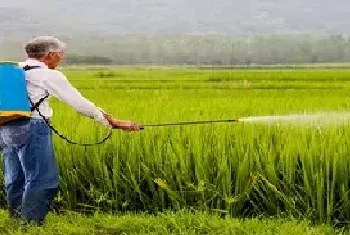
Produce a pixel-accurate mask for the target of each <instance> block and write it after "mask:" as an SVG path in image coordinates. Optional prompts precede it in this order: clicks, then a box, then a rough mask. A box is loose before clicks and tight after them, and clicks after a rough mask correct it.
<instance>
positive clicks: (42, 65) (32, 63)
mask: <svg viewBox="0 0 350 235" xmlns="http://www.w3.org/2000/svg"><path fill="white" fill-rule="evenodd" d="M26 65H28V66H40V68H45V69H48V68H49V67H48V66H47V65H46V64H45V63H43V62H41V61H39V60H36V59H31V58H29V59H27V60H26V61H25V62H22V63H20V66H21V67H24V66H26Z"/></svg>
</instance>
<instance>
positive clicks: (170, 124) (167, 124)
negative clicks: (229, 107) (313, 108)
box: [140, 119, 239, 130]
mask: <svg viewBox="0 0 350 235" xmlns="http://www.w3.org/2000/svg"><path fill="white" fill-rule="evenodd" d="M238 121H239V119H227V120H208V121H189V122H175V123H163V124H146V125H140V129H141V130H144V129H145V127H165V126H186V125H201V124H210V123H228V122H238Z"/></svg>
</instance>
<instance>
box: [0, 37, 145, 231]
mask: <svg viewBox="0 0 350 235" xmlns="http://www.w3.org/2000/svg"><path fill="white" fill-rule="evenodd" d="M64 48H65V45H64V44H63V43H62V42H60V41H59V40H58V39H56V38H54V37H49V36H42V37H36V38H34V39H32V40H31V41H29V42H28V43H27V45H26V46H25V51H26V53H27V56H28V59H27V61H25V62H23V63H20V66H22V67H25V66H35V67H37V68H35V69H31V70H28V71H26V79H27V90H28V95H29V98H30V99H31V101H32V102H33V103H37V102H39V100H40V99H41V98H43V97H45V96H47V95H49V96H54V97H57V98H58V99H59V100H60V101H62V102H65V103H67V104H69V105H71V106H72V107H73V108H75V110H76V111H77V112H79V113H80V114H82V115H85V116H88V117H91V118H93V119H94V120H95V121H96V122H98V123H100V124H101V125H104V126H111V127H113V128H118V129H122V130H126V131H138V130H139V127H138V126H137V125H135V124H133V123H132V122H131V121H118V120H115V119H114V118H113V117H112V116H111V115H107V114H104V112H103V111H102V110H100V109H99V108H98V107H96V106H95V105H94V104H93V103H91V102H90V101H88V100H87V99H86V98H84V97H83V96H82V95H81V94H80V93H79V92H78V91H77V90H76V89H75V88H74V87H73V86H72V85H71V84H70V83H69V81H68V79H67V78H66V77H65V76H64V75H63V74H62V73H61V72H59V71H57V70H55V69H56V67H57V66H58V65H59V63H60V61H61V59H62V57H63V55H64ZM39 111H40V113H41V114H42V115H44V116H45V117H46V118H51V117H52V115H53V111H52V109H51V108H50V106H49V101H48V99H45V100H44V101H43V102H41V103H40V105H39ZM0 139H1V142H3V145H4V146H3V155H4V163H5V189H6V194H7V202H8V208H9V213H10V216H11V217H16V218H18V217H19V216H21V217H22V222H23V223H25V224H26V223H27V222H32V221H33V222H36V223H38V224H42V223H43V221H44V218H45V216H46V215H47V212H48V209H49V205H50V204H51V202H52V200H53V198H54V196H55V195H56V194H57V191H58V186H59V178H58V167H57V162H56V159H55V155H54V150H53V141H52V132H51V130H50V128H49V127H48V126H47V124H46V123H45V122H44V120H43V119H42V118H41V117H40V115H39V113H38V112H37V111H34V112H33V113H32V115H31V119H30V120H17V121H12V122H9V123H8V124H6V125H5V126H1V127H0Z"/></svg>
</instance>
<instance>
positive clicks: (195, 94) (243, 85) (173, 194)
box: [0, 68, 350, 224]
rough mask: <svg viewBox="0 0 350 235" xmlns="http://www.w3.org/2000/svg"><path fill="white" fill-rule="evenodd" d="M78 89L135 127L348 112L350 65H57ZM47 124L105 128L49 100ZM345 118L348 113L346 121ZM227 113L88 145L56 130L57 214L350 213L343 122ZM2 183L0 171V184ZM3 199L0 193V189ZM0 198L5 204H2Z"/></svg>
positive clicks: (76, 130) (331, 216) (349, 164)
mask: <svg viewBox="0 0 350 235" xmlns="http://www.w3.org/2000/svg"><path fill="white" fill-rule="evenodd" d="M63 72H64V73H65V74H66V75H67V77H68V78H69V79H70V80H71V82H72V84H73V85H74V86H75V87H76V88H77V89H78V90H79V91H81V93H82V94H83V95H84V96H86V97H87V98H89V99H90V100H91V101H93V102H94V103H95V104H96V105H98V106H99V107H102V108H103V109H104V110H105V111H106V112H108V113H111V114H113V115H115V117H116V118H119V119H124V120H126V119H131V120H133V121H135V122H137V123H139V124H156V123H171V122H177V121H194V120H195V121H200V120H216V119H231V118H244V117H251V116H265V115H268V116H272V115H295V114H305V113H307V114H313V113H327V112H339V113H342V116H345V117H347V114H346V113H347V112H348V111H349V110H350V70H336V69H333V70H326V69H323V70H322V69H310V70H302V69H300V70H249V71H248V70H195V69H192V70H183V69H178V70H173V69H167V70H161V69H153V70H147V69H137V70H136V69H127V68H126V69H112V68H109V69H108V68H104V69H103V70H84V71H81V70H63ZM51 104H52V106H53V108H54V110H55V113H54V118H53V123H54V125H55V127H56V128H57V129H58V130H59V131H60V132H62V133H63V134H64V135H66V136H67V137H69V138H71V139H73V140H75V141H79V142H84V143H85V142H94V141H98V140H99V139H101V138H103V137H104V136H105V135H106V134H107V129H105V128H104V127H101V126H99V125H98V124H96V123H94V122H93V121H92V120H90V119H88V118H86V117H82V116H79V115H78V114H77V113H76V112H75V111H74V110H73V109H72V108H70V107H69V106H67V105H66V104H63V103H60V102H58V101H57V100H56V99H52V101H51ZM349 120H350V118H349ZM324 121H325V122H323V121H321V122H319V123H309V122H307V123H304V122H291V123H282V124H280V123H277V124H276V123H273V124H271V123H266V122H237V123H220V124H219V123H218V124H210V125H188V126H172V127H146V128H145V130H143V131H140V132H136V133H135V132H134V133H127V132H122V131H119V130H115V131H114V132H113V136H112V138H111V139H110V140H108V141H107V142H106V143H105V144H103V145H99V146H96V147H87V148H84V147H79V146H74V145H69V144H67V143H66V142H64V141H63V140H61V139H59V138H58V137H57V136H55V150H56V155H57V158H58V161H59V165H60V176H61V190H60V195H59V197H58V198H57V199H56V201H55V207H56V208H57V209H59V210H60V211H64V210H76V211H79V212H84V213H85V212H86V213H93V212H96V211H100V212H108V213H120V212H144V213H150V214H157V213H159V212H164V211H169V210H171V211H180V210H182V209H189V210H196V211H202V212H207V213H213V214H216V215H219V216H231V217H234V218H270V216H273V217H283V218H291V217H292V218H296V219H307V220H310V221H313V222H317V223H329V224H334V223H339V222H346V221H349V220H350V195H349V193H350V191H349V190H350V126H349V123H348V122H347V121H344V122H341V123H339V122H335V121H332V119H329V120H328V119H327V120H324ZM0 183H1V184H3V179H2V178H1V181H0ZM1 197H2V199H3V201H5V198H4V195H1ZM4 205H5V204H4Z"/></svg>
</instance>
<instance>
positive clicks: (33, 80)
mask: <svg viewBox="0 0 350 235" xmlns="http://www.w3.org/2000/svg"><path fill="white" fill-rule="evenodd" d="M26 65H29V66H39V67H40V68H38V69H32V70H29V71H26V80H27V90H28V95H29V98H30V99H31V100H32V102H33V103H37V102H38V101H39V100H40V99H41V98H43V97H45V96H46V95H47V94H48V95H50V96H54V97H56V98H57V99H59V100H60V101H61V102H64V103H66V104H68V105H70V106H72V107H73V108H74V109H75V110H76V111H77V112H78V113H80V114H82V115H84V116H87V117H90V118H92V119H94V120H95V121H97V122H99V123H100V124H102V125H104V126H108V125H109V123H108V121H107V120H106V119H105V117H104V115H103V110H101V109H100V108H98V107H96V106H95V105H94V104H93V103H92V102H90V101H89V100H87V99H86V98H85V97H83V96H82V95H81V94H80V93H79V91H77V89H75V88H74V87H73V86H72V85H71V83H70V82H69V81H68V79H67V77H66V76H65V75H63V74H62V73H61V72H59V71H57V70H51V69H49V68H48V67H47V66H46V65H45V64H44V63H42V62H40V61H38V60H35V59H28V60H27V61H25V62H21V63H20V64H19V66H20V67H25V66H26ZM39 110H40V113H41V114H42V115H44V116H45V117H47V118H50V117H52V115H53V110H52V108H51V107H50V105H49V98H47V99H45V100H44V101H43V102H42V103H41V104H40V106H39ZM31 117H32V118H38V119H40V118H41V117H40V115H39V113H38V112H37V111H34V112H32V114H31Z"/></svg>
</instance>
